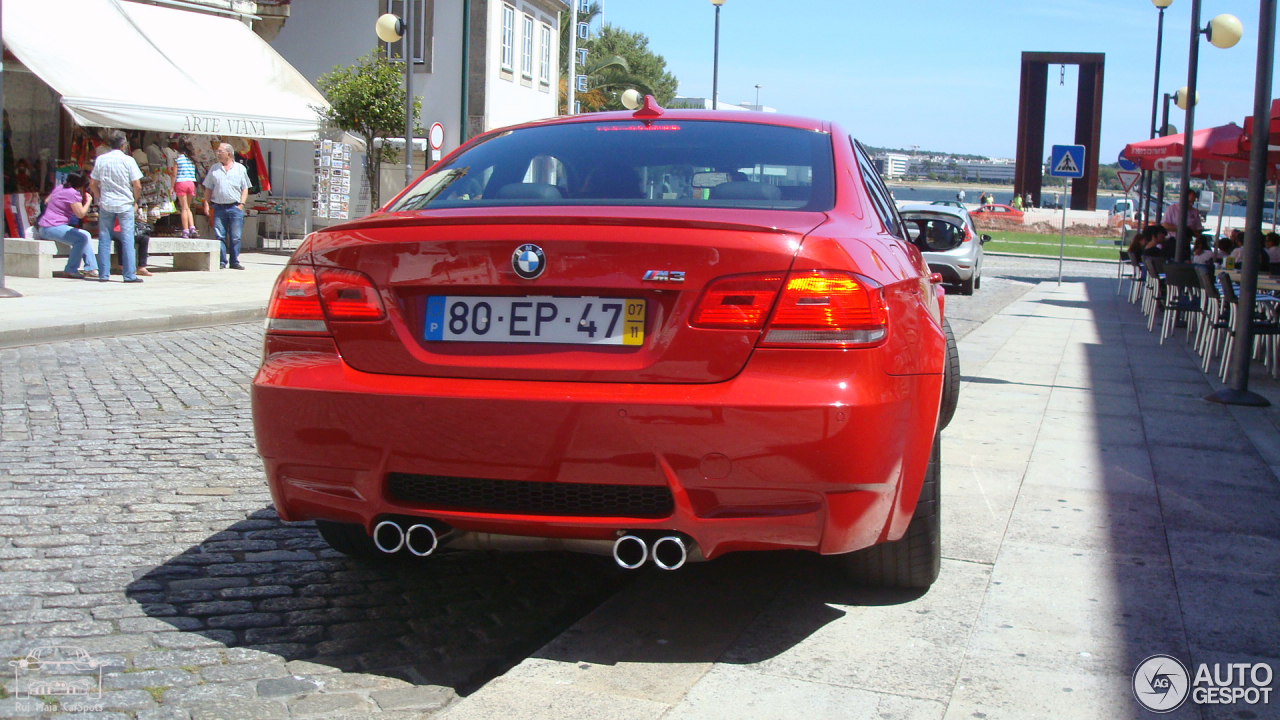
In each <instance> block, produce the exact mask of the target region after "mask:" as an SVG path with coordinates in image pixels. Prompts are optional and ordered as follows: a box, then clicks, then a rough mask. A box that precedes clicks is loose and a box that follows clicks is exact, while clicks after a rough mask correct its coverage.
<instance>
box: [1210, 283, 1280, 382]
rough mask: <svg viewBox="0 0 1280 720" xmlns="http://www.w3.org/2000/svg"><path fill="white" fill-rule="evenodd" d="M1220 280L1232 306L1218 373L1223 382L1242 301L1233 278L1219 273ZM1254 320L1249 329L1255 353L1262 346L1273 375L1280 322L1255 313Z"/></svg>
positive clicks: (1278, 344)
mask: <svg viewBox="0 0 1280 720" xmlns="http://www.w3.org/2000/svg"><path fill="white" fill-rule="evenodd" d="M1218 282H1219V283H1220V284H1221V285H1222V297H1223V300H1225V301H1226V303H1227V304H1228V305H1229V306H1230V308H1231V317H1230V319H1229V320H1228V321H1227V324H1228V328H1227V341H1226V342H1225V343H1223V346H1222V364H1221V365H1219V366H1218V375H1219V377H1221V378H1222V381H1223V382H1226V379H1227V367H1228V365H1229V362H1230V359H1231V346H1232V345H1233V344H1234V342H1235V333H1234V332H1233V330H1234V329H1235V325H1236V313H1237V312H1238V311H1239V307H1240V303H1239V301H1238V299H1237V296H1236V289H1235V286H1234V285H1233V284H1232V283H1231V278H1230V277H1229V276H1228V275H1227V274H1226V273H1225V272H1223V273H1218ZM1252 320H1253V321H1252V322H1251V323H1250V324H1249V331H1250V333H1251V334H1252V335H1253V348H1252V349H1253V354H1254V355H1255V356H1256V355H1257V354H1258V350H1259V349H1260V348H1261V349H1262V350H1264V351H1265V353H1266V354H1265V355H1264V362H1266V364H1267V365H1268V366H1269V367H1270V368H1271V377H1272V378H1275V377H1276V375H1277V368H1276V365H1277V362H1276V361H1277V359H1278V358H1277V356H1276V353H1277V350H1280V342H1277V339H1278V338H1280V323H1275V322H1268V321H1266V320H1262V319H1260V318H1259V316H1258V314H1257V313H1254V317H1253V319H1252Z"/></svg>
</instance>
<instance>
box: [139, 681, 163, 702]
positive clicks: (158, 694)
mask: <svg viewBox="0 0 1280 720" xmlns="http://www.w3.org/2000/svg"><path fill="white" fill-rule="evenodd" d="M142 689H143V690H146V691H147V692H149V693H151V697H152V698H153V699H154V700H155V701H156V702H157V703H158V702H160V700H161V699H162V698H164V694H165V691H167V690H168V689H169V686H168V685H158V686H153V687H144V688H142Z"/></svg>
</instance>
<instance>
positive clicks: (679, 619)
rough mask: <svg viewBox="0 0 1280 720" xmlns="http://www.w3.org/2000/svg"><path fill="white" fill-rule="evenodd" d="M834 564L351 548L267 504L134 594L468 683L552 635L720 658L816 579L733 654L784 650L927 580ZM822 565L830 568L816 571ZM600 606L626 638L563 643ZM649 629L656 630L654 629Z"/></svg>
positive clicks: (603, 657)
mask: <svg viewBox="0 0 1280 720" xmlns="http://www.w3.org/2000/svg"><path fill="white" fill-rule="evenodd" d="M832 572H833V567H832V564H831V562H830V559H824V558H820V557H818V556H816V555H813V554H811V553H801V552H772V553H769V552H765V553H737V554H730V555H727V556H724V557H723V558H720V559H717V560H714V561H711V562H705V563H697V564H694V563H690V564H687V565H686V566H685V567H684V568H682V569H681V570H679V571H676V572H663V571H659V570H656V569H652V568H647V569H645V570H642V571H640V572H631V573H629V572H625V571H622V570H620V569H619V568H617V567H616V566H615V565H614V563H613V561H612V560H611V559H609V558H600V557H594V556H589V555H577V554H572V553H541V552H538V553H534V552H507V553H502V552H447V551H445V552H439V553H437V554H435V555H433V556H432V557H430V558H426V559H413V558H410V559H406V560H399V559H390V560H381V559H378V560H357V559H352V558H347V557H344V556H342V555H339V554H338V553H336V552H335V551H333V550H331V549H329V547H328V545H326V544H325V542H324V541H323V540H322V539H321V538H320V536H319V534H318V533H317V532H316V530H315V528H314V527H313V526H312V524H311V523H284V522H282V521H280V520H279V518H277V517H276V514H275V511H274V510H273V509H271V508H269V507H268V508H264V509H262V510H260V511H257V512H254V513H252V514H251V515H250V516H249V517H248V518H246V519H245V520H242V521H240V522H238V523H235V524H234V525H232V526H230V527H228V528H227V529H226V530H224V531H222V532H219V533H217V534H215V535H212V536H210V537H209V538H207V539H206V540H205V541H204V542H202V543H200V544H199V545H196V546H193V547H191V548H189V549H188V550H187V551H186V552H184V553H183V554H181V555H178V556H176V557H173V558H171V559H170V560H169V561H168V562H166V563H165V564H164V565H161V566H159V567H156V568H154V569H153V570H151V571H150V572H148V573H146V574H145V575H143V576H142V577H140V578H138V579H137V580H136V581H134V582H133V583H131V584H130V585H129V587H128V589H127V594H128V596H129V597H130V598H131V599H132V600H134V601H136V602H138V603H139V604H141V606H142V608H143V610H144V611H145V612H146V614H147V615H148V616H150V617H152V618H154V619H157V620H161V621H164V622H166V623H168V624H170V625H172V626H174V627H175V628H177V629H179V630H184V631H187V632H193V633H198V634H200V635H202V636H204V637H207V638H209V639H212V640H215V641H217V642H219V643H222V644H224V645H226V646H227V647H235V648H249V649H254V650H258V651H262V652H268V653H272V654H275V655H278V656H280V657H282V658H284V659H287V660H307V661H309V662H313V663H319V664H323V665H328V666H330V667H334V668H338V669H340V670H343V671H348V672H364V673H371V674H377V675H383V676H387V677H395V678H399V679H402V680H406V681H408V682H411V683H414V684H418V685H442V686H447V687H451V688H453V689H454V690H456V691H457V692H458V693H459V694H461V695H466V694H469V693H471V692H473V691H474V690H476V689H478V688H479V687H480V686H482V685H483V684H484V683H486V682H488V681H489V680H490V679H492V678H493V677H496V676H497V675H500V674H502V673H503V672H505V671H506V670H508V669H509V668H511V667H512V666H514V665H515V664H517V663H519V662H520V661H521V660H523V659H525V658H526V657H529V656H530V655H531V654H533V653H534V652H535V651H537V650H538V649H539V648H542V647H543V646H544V645H546V646H547V648H546V649H544V651H543V652H542V653H539V657H547V658H555V657H557V655H558V654H565V657H568V656H570V655H571V656H573V659H574V660H589V661H592V662H600V663H612V662H616V661H619V660H625V661H644V662H673V663H679V662H713V661H715V660H717V659H719V658H720V656H721V655H722V653H723V652H724V651H725V649H726V648H727V647H728V646H729V644H730V643H731V642H732V641H733V640H734V639H735V638H737V637H738V636H739V634H740V633H741V632H742V631H743V629H744V628H745V627H746V626H747V625H749V624H750V623H752V622H753V621H755V619H756V618H757V617H758V616H759V615H760V614H761V613H762V612H763V611H764V610H765V608H766V607H767V605H768V604H769V603H770V602H771V601H772V600H773V599H774V597H775V596H776V595H777V594H778V593H779V592H782V591H785V590H793V589H794V588H796V587H797V586H798V585H804V586H806V587H810V586H813V587H814V588H815V589H814V591H813V592H812V593H809V594H808V595H807V597H806V600H805V602H804V603H803V604H804V605H805V608H802V610H803V611H797V612H793V613H791V614H790V615H789V616H788V617H787V618H785V620H783V621H782V622H781V623H779V624H777V625H776V626H775V627H773V629H772V631H771V632H770V634H769V640H768V642H766V643H763V644H759V645H756V646H753V647H751V648H747V649H745V650H740V651H737V652H738V655H740V657H735V658H734V660H733V661H734V662H743V663H748V662H756V661H758V660H764V659H767V658H769V657H772V656H773V655H776V654H779V653H782V652H785V651H786V650H787V649H789V648H790V647H792V646H793V645H795V644H797V643H800V642H802V641H803V640H804V639H805V638H807V637H809V636H810V635H812V634H813V633H814V632H816V631H818V630H819V629H821V628H822V627H823V626H825V625H826V624H828V623H830V622H832V621H834V620H837V619H839V618H841V617H843V616H844V615H845V612H844V611H842V610H839V609H836V608H834V607H832V605H833V604H834V605H864V606H875V605H891V604H899V603H905V602H909V601H911V600H914V599H916V598H918V597H920V595H921V594H922V593H921V592H903V591H885V590H869V589H865V590H864V589H857V588H854V587H852V586H850V585H849V583H848V582H847V581H843V580H837V579H835V578H834V576H833V577H827V576H831V575H832ZM837 575H838V573H837ZM815 577H818V578H826V579H820V580H819V581H818V583H819V584H818V585H816V586H814V585H813V583H814V578H815ZM633 581H634V582H635V585H634V586H633V587H632V588H631V589H630V590H628V592H626V593H622V594H621V595H617V596H616V598H615V602H623V603H629V604H630V605H631V606H633V608H634V609H633V610H628V609H622V610H619V609H618V608H616V607H614V608H611V609H610V611H609V612H607V613H604V614H600V613H596V614H594V615H593V614H591V612H592V610H594V609H596V608H598V607H599V606H600V605H601V604H602V603H605V602H606V601H607V600H608V599H609V598H610V597H613V596H615V594H616V593H617V591H618V590H619V589H620V588H621V587H623V586H624V585H627V584H629V583H632V582H633ZM637 588H638V589H639V591H637ZM597 615H599V618H598V619H596V620H594V622H597V623H601V622H602V623H605V624H607V625H609V627H606V628H603V630H604V634H605V635H607V636H612V637H616V638H619V642H617V643H612V642H610V643H599V642H595V641H592V642H591V643H590V646H591V648H590V650H589V651H588V652H586V655H589V656H590V657H586V656H584V654H583V649H582V648H581V647H573V648H572V650H566V651H565V653H559V651H557V649H556V648H557V647H558V646H559V647H562V648H568V647H570V646H565V645H564V644H563V643H564V642H566V641H568V642H570V643H572V640H573V638H574V636H575V633H578V634H579V635H581V634H582V633H586V634H587V635H590V636H593V637H595V638H596V639H598V638H599V637H600V633H599V632H595V631H593V630H592V627H593V618H596V616H597ZM619 618H623V619H622V620H621V621H619ZM575 623H577V625H575ZM570 626H573V629H572V630H570V631H569V632H567V633H566V632H565V631H566V630H567V629H569V628H570ZM597 630H599V629H597ZM650 636H653V637H654V638H655V641H654V642H647V641H645V638H649V637H650ZM658 636H662V637H661V638H658ZM657 639H662V640H664V641H663V642H657ZM553 640H556V642H552V641H553ZM548 643H551V644H550V645H547V644H548Z"/></svg>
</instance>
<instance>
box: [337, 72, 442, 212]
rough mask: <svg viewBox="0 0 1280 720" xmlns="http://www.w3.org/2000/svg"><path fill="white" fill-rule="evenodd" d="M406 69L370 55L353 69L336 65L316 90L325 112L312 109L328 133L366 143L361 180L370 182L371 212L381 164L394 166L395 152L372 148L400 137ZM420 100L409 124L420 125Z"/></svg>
mask: <svg viewBox="0 0 1280 720" xmlns="http://www.w3.org/2000/svg"><path fill="white" fill-rule="evenodd" d="M403 78H404V68H403V66H401V65H399V64H398V63H395V62H392V61H391V60H388V59H387V57H386V56H385V55H384V54H383V53H382V51H381V50H378V49H376V48H375V49H374V50H372V51H371V52H370V53H369V54H368V55H365V56H364V57H361V58H360V59H358V60H356V62H355V64H354V65H346V66H343V65H338V66H337V67H335V68H334V69H333V70H332V71H330V72H327V73H325V74H324V75H321V76H320V80H319V81H318V82H317V85H318V86H319V88H320V92H321V94H323V95H324V97H325V99H326V100H328V101H329V107H327V108H319V107H318V108H316V111H317V112H318V113H319V114H320V119H321V121H322V122H324V123H325V124H326V125H328V126H330V127H334V128H337V129H339V130H343V131H345V132H349V133H351V134H352V135H355V136H357V137H359V138H360V139H361V140H363V141H364V144H365V148H366V155H365V178H366V179H367V180H368V181H369V195H370V201H371V204H372V207H377V206H378V205H379V204H380V200H379V197H378V195H379V192H378V189H379V188H378V186H379V182H378V174H379V170H380V169H381V168H382V163H383V162H384V161H386V162H394V161H395V160H396V159H397V158H398V157H399V153H397V152H396V151H395V150H394V149H392V148H389V147H387V146H386V144H385V143H384V144H383V146H382V147H380V148H375V147H374V142H373V140H374V138H379V137H382V138H385V137H395V136H398V135H400V134H401V133H403V132H404V117H405V97H404V96H405V93H404V88H403V86H402V85H401V82H402V80H403ZM421 112H422V100H421V99H419V98H416V97H415V98H414V99H413V118H414V120H413V122H414V125H415V126H417V124H418V117H419V116H420V114H421Z"/></svg>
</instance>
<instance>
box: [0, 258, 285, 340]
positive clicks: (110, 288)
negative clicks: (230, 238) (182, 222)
mask: <svg viewBox="0 0 1280 720" xmlns="http://www.w3.org/2000/svg"><path fill="white" fill-rule="evenodd" d="M288 260H289V256H288V255H286V254H283V253H281V254H268V253H254V252H247V253H242V254H241V255H240V262H241V264H242V265H244V266H245V269H244V270H217V271H214V272H192V271H175V270H173V266H172V258H170V257H163V256H161V257H153V258H151V264H150V265H149V266H148V267H149V268H150V269H151V271H152V273H154V274H153V275H152V276H151V277H149V278H143V282H142V283H141V284H138V285H126V284H124V283H122V282H121V281H120V280H121V278H120V274H119V273H116V274H114V275H113V276H112V278H111V282H110V283H99V282H93V281H90V280H68V279H63V278H53V279H37V278H21V277H6V278H5V286H6V287H9V288H11V289H13V290H17V291H18V292H20V293H22V297H20V298H9V299H3V300H0V347H13V346H15V345H28V344H31V343H37V342H47V341H49V340H64V339H69V338H77V337H96V336H103V335H124V334H130V333H138V332H148V331H154V330H175V329H178V328H188V327H199V326H202V325H215V324H219V323H228V322H242V321H245V320H255V319H258V318H261V317H264V316H265V314H266V308H267V299H268V296H269V295H270V293H271V287H272V285H273V283H274V282H275V279H276V276H277V275H279V274H280V269H281V268H282V267H284V265H285V264H286V263H287V262H288Z"/></svg>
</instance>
